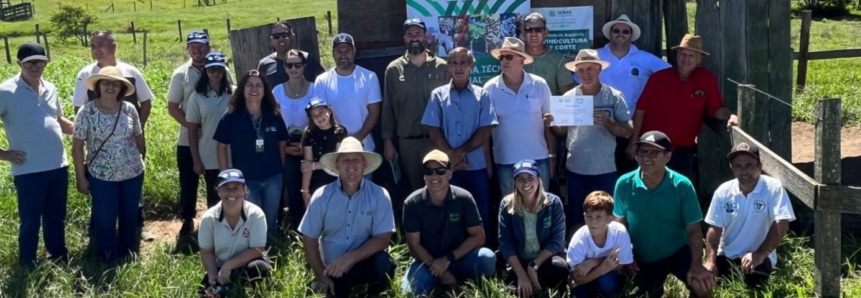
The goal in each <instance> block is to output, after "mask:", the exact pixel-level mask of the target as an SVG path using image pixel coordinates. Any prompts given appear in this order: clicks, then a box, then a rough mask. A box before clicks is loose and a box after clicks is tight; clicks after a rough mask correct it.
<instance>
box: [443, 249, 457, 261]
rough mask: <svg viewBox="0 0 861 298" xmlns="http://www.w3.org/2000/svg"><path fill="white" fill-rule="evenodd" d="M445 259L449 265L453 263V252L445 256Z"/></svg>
mask: <svg viewBox="0 0 861 298" xmlns="http://www.w3.org/2000/svg"><path fill="white" fill-rule="evenodd" d="M445 258H446V259H447V260H448V261H449V262H450V263H454V261H455V259H456V258H455V257H454V253H453V252H450V253H448V254H447V255H445Z"/></svg>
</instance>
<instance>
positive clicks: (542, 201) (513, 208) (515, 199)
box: [502, 177, 550, 216]
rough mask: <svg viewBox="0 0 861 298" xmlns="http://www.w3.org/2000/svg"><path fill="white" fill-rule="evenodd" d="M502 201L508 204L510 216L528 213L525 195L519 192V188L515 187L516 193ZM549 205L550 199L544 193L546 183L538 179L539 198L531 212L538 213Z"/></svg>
mask: <svg viewBox="0 0 861 298" xmlns="http://www.w3.org/2000/svg"><path fill="white" fill-rule="evenodd" d="M535 178H538V177H535ZM502 200H503V201H504V202H508V214H516V215H519V216H523V212H524V211H526V210H525V209H524V208H523V205H524V204H523V194H521V193H520V191H519V190H517V186H515V187H514V191H513V192H512V193H511V194H509V195H507V196H505V198H504V199H502ZM547 205H550V197H549V196H547V193H546V192H544V183H542V182H541V179H538V198H536V202H535V206H533V207H532V210H530V212H531V213H538V212H539V211H541V209H544V207H545V206H547Z"/></svg>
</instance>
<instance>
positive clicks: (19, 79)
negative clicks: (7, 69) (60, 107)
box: [15, 72, 47, 95]
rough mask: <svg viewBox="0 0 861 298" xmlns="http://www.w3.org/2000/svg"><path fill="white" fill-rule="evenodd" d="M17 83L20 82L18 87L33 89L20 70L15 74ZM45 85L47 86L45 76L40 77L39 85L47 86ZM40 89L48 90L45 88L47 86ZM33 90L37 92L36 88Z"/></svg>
mask: <svg viewBox="0 0 861 298" xmlns="http://www.w3.org/2000/svg"><path fill="white" fill-rule="evenodd" d="M15 83H16V84H18V87H24V88H27V89H29V90H33V87H32V86H30V84H27V81H25V80H24V77H23V74H22V73H20V72H19V73H18V74H17V75H15ZM45 86H47V85H46V84H45V78H39V87H45ZM40 90H41V91H42V92H45V91H47V90H45V88H40ZM33 91H34V92H35V91H36V90H33ZM40 95H41V94H40Z"/></svg>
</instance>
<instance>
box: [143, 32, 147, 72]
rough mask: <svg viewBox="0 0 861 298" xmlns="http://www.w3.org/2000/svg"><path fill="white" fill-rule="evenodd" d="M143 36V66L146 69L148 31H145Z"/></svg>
mask: <svg viewBox="0 0 861 298" xmlns="http://www.w3.org/2000/svg"><path fill="white" fill-rule="evenodd" d="M143 34H144V36H143V65H144V67H146V40H147V38H146V34H147V31H146V30H144V32H143Z"/></svg>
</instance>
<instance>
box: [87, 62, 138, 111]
mask: <svg viewBox="0 0 861 298" xmlns="http://www.w3.org/2000/svg"><path fill="white" fill-rule="evenodd" d="M116 67H117V69H118V70H119V71H121V72H122V73H123V77H124V78H126V79H127V80H129V82H131V83H132V85H134V86H135V93H134V94H132V95H130V96H133V98H136V99H137V102H139V103H141V102H145V101H149V100H151V99H152V98H153V94H152V90H150V89H149V86H148V85H147V83H146V80H145V79H144V76H143V74H141V71H140V70H139V69H138V68H137V67H134V66H132V65H130V64H126V63H123V62H120V61H117V65H116ZM101 69H102V68H101V67H99V64H98V63H91V64H88V65H87V66H84V68H82V69H81V71H79V72H78V77H77V79H76V80H75V93H74V94H73V95H72V103H73V104H74V105H75V107H80V106H83V105H84V104H85V103H87V102H88V101H90V98H91V96H95V93H93V94H89V93H90V92H93V91H89V90H88V89H87V78H89V77H90V75H94V74H98V73H99V70H101ZM88 91H89V92H88ZM135 106H138V105H137V104H135Z"/></svg>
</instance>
